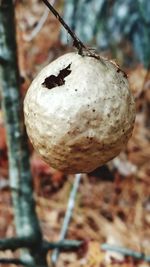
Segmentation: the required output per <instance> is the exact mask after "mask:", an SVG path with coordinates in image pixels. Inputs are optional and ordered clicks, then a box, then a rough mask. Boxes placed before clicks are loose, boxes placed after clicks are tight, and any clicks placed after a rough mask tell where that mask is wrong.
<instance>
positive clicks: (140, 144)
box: [0, 0, 150, 267]
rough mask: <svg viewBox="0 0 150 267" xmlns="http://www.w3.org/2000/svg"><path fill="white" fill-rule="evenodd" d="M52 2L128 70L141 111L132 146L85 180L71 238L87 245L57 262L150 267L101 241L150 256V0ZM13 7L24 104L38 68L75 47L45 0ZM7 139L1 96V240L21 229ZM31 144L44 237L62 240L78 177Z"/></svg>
mask: <svg viewBox="0 0 150 267" xmlns="http://www.w3.org/2000/svg"><path fill="white" fill-rule="evenodd" d="M51 2H52V4H54V6H55V7H56V9H57V10H58V11H59V12H60V14H61V15H62V16H63V17H64V19H65V21H66V22H67V23H68V24H69V25H70V27H71V28H72V30H74V31H75V32H76V34H77V36H78V37H79V38H80V39H81V40H82V41H83V42H84V43H85V44H87V45H88V46H89V47H92V48H93V49H95V50H96V51H98V52H99V53H101V54H102V55H104V56H107V57H108V58H111V59H114V60H115V61H116V62H118V63H119V64H120V65H121V66H122V68H124V70H125V71H126V73H127V74H128V78H129V82H130V86H131V90H132V92H133V95H134V97H135V100H136V111H137V115H136V122H135V127H134V132H133V136H132V138H131V139H130V140H129V143H128V146H127V148H126V150H125V151H122V153H121V154H120V155H119V156H118V157H117V158H115V159H114V160H112V161H111V162H109V163H108V164H107V166H104V167H101V168H99V169H97V170H95V171H94V172H93V173H91V174H88V175H85V176H83V177H82V180H81V184H80V187H79V191H78V194H77V198H76V204H75V208H74V213H73V216H72V220H71V223H70V225H69V228H68V233H67V239H75V240H76V239H77V240H84V241H85V245H84V247H83V248H82V249H79V250H78V251H77V252H69V253H66V252H62V253H61V254H60V257H59V259H58V267H59V266H61V267H63V266H65V267H66V266H68V267H79V266H86V267H100V266H101V267H105V266H109V267H111V266H115V267H117V266H123V267H132V266H137V267H147V266H149V263H148V262H146V261H144V260H142V259H141V260H137V259H135V258H134V257H125V256H123V255H122V254H120V253H112V252H108V251H103V250H102V249H100V244H102V243H108V244H111V245H114V246H122V247H126V248H128V249H132V250H134V251H137V252H140V253H143V254H145V255H147V256H150V129H149V127H150V71H149V69H150V1H148V0H136V1H132V0H126V1H123V0H114V1H113V0H64V1H62V0H53V1H51ZM0 8H1V1H0ZM14 9H15V16H16V31H17V35H16V38H17V47H18V61H19V68H20V83H21V86H20V92H21V100H20V101H21V103H22V101H23V99H24V95H25V93H26V91H27V89H28V87H29V85H30V83H31V81H32V80H33V78H34V77H35V76H36V74H37V73H38V71H40V70H41V69H42V68H43V67H44V66H45V65H47V64H48V63H49V62H51V61H52V60H54V59H55V58H57V57H58V56H60V55H62V54H64V53H66V52H68V51H72V50H74V48H73V46H72V41H71V40H70V37H69V36H68V34H67V32H66V31H65V30H63V29H62V26H61V25H60V23H59V22H58V21H57V20H56V19H55V17H54V16H53V14H51V13H50V12H49V10H48V9H47V8H46V7H45V5H44V4H43V3H42V1H39V0H32V1H29V0H21V1H19V0H14ZM0 23H1V22H0ZM0 27H1V25H0ZM10 27H11V25H10ZM0 39H1V36H0ZM0 64H1V63H0ZM0 86H1V85H0ZM6 143H7V142H6V129H5V120H4V115H3V111H2V96H1V95H0V239H2V238H6V237H7V238H10V237H12V236H15V233H16V230H15V224H14V214H13V209H12V198H11V194H10V187H9V168H8V155H7V144H6ZM29 148H30V163H31V171H32V175H33V183H34V197H35V200H36V211H37V214H38V218H39V220H40V226H41V229H42V232H43V235H44V238H45V239H46V240H48V241H57V240H58V238H59V232H60V229H61V225H62V222H63V218H64V215H65V211H66V206H67V202H68V197H69V193H70V190H71V187H72V183H73V181H74V177H73V176H71V175H70V176H68V177H66V175H64V174H63V173H61V172H59V171H57V170H54V169H53V168H51V167H50V166H48V165H47V164H46V163H44V162H43V161H42V160H41V159H40V157H39V156H38V155H37V154H36V152H35V151H34V150H33V148H32V146H31V144H30V143H29ZM14 255H15V256H16V255H18V254H13V252H12V251H10V250H7V251H5V252H2V251H0V258H3V257H5V258H6V257H7V258H12V257H13V256H14ZM49 258H50V253H49ZM0 266H3V265H1V264H0ZM5 266H6V265H5ZM7 266H10V265H9V264H8V265H7ZM11 266H15V265H11Z"/></svg>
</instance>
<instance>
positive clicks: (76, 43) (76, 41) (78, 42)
mask: <svg viewBox="0 0 150 267" xmlns="http://www.w3.org/2000/svg"><path fill="white" fill-rule="evenodd" d="M42 1H43V2H44V4H45V5H46V6H47V7H48V8H49V9H50V11H51V12H52V13H53V14H54V16H55V17H56V18H57V19H58V20H59V22H60V23H61V24H62V25H63V27H64V28H65V29H66V30H67V32H68V33H69V34H70V36H71V37H72V39H73V41H74V42H73V44H74V46H75V47H76V48H77V49H78V52H79V54H81V55H82V50H83V49H87V47H86V46H85V45H84V44H83V43H82V42H81V40H79V38H78V37H77V36H76V34H75V33H74V32H73V31H72V30H71V29H70V27H69V26H68V25H67V24H66V22H65V21H64V20H63V18H62V17H61V16H60V15H59V13H58V12H57V11H56V9H55V8H54V7H53V6H52V5H51V4H50V3H49V2H48V1H47V0H42Z"/></svg>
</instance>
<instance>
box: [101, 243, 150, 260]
mask: <svg viewBox="0 0 150 267" xmlns="http://www.w3.org/2000/svg"><path fill="white" fill-rule="evenodd" d="M101 249H103V250H108V251H114V252H118V253H121V254H123V255H124V256H129V257H133V258H135V259H137V260H144V261H147V262H150V256H145V254H144V253H140V252H136V251H133V250H131V249H128V248H123V247H117V246H114V245H110V244H102V245H101Z"/></svg>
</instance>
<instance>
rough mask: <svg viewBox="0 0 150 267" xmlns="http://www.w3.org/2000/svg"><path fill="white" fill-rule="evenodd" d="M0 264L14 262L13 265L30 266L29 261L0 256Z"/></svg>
mask: <svg viewBox="0 0 150 267" xmlns="http://www.w3.org/2000/svg"><path fill="white" fill-rule="evenodd" d="M0 264H15V265H23V266H28V267H29V266H31V265H30V264H29V263H27V262H25V261H23V260H20V259H5V258H0Z"/></svg>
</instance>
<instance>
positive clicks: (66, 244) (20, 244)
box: [0, 237, 83, 251]
mask: <svg viewBox="0 0 150 267" xmlns="http://www.w3.org/2000/svg"><path fill="white" fill-rule="evenodd" d="M82 244H83V241H77V240H63V241H58V242H48V241H43V243H42V250H43V251H48V250H51V249H56V248H58V249H60V250H75V249H78V248H79V247H80V246H81V245H82ZM33 246H34V243H33V242H32V240H30V239H29V238H28V239H25V238H18V237H12V238H7V239H0V250H2V251H4V250H12V251H15V250H17V249H21V248H32V247H33Z"/></svg>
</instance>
